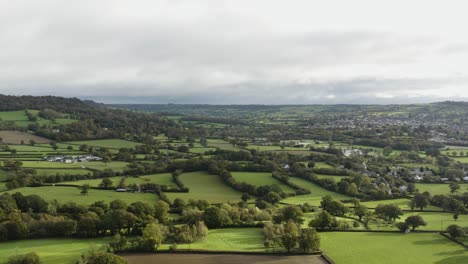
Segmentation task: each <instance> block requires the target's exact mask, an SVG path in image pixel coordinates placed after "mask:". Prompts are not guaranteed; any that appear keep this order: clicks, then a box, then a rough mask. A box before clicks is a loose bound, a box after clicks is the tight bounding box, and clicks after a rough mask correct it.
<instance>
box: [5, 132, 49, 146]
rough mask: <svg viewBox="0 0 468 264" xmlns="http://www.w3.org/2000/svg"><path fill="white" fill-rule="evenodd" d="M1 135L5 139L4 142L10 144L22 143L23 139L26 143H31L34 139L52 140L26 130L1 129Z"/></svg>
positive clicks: (39, 141)
mask: <svg viewBox="0 0 468 264" xmlns="http://www.w3.org/2000/svg"><path fill="white" fill-rule="evenodd" d="M0 137H1V138H2V139H3V142H4V143H8V144H21V141H23V142H24V143H29V141H30V140H34V141H35V142H36V143H49V142H50V140H49V139H47V138H43V137H39V136H36V135H33V134H30V133H26V132H20V131H12V130H2V131H0Z"/></svg>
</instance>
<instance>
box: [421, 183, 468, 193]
mask: <svg viewBox="0 0 468 264" xmlns="http://www.w3.org/2000/svg"><path fill="white" fill-rule="evenodd" d="M416 188H417V189H418V190H419V192H421V193H422V192H426V191H427V192H429V193H430V194H431V195H436V194H450V188H449V184H448V183H416ZM458 192H459V193H464V192H468V183H463V184H460V190H458Z"/></svg>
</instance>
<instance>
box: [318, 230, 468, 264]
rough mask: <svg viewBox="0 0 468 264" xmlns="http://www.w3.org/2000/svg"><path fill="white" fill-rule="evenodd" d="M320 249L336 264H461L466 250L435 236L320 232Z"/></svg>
mask: <svg viewBox="0 0 468 264" xmlns="http://www.w3.org/2000/svg"><path fill="white" fill-rule="evenodd" d="M320 238H321V249H322V250H323V251H324V252H325V253H326V254H327V255H328V256H330V257H331V259H332V260H334V261H335V262H336V263H337V264H362V263H379V264H395V263H405V264H422V263H424V264H431V263H433V264H462V263H468V251H467V250H466V249H464V248H463V247H462V246H460V245H458V244H456V243H454V242H452V241H450V240H449V239H447V238H445V237H443V236H441V235H439V234H437V233H410V234H400V233H366V232H359V233H352V232H325V233H323V232H322V233H320Z"/></svg>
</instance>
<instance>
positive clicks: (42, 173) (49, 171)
mask: <svg viewBox="0 0 468 264" xmlns="http://www.w3.org/2000/svg"><path fill="white" fill-rule="evenodd" d="M36 173H37V175H40V176H50V175H52V176H55V175H57V174H60V175H67V174H68V175H87V174H93V172H92V171H89V170H85V169H36Z"/></svg>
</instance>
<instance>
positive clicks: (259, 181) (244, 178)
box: [231, 172, 294, 193]
mask: <svg viewBox="0 0 468 264" xmlns="http://www.w3.org/2000/svg"><path fill="white" fill-rule="evenodd" d="M231 175H232V177H234V178H235V179H236V181H238V182H246V183H250V184H253V185H255V186H261V185H273V184H276V185H278V186H280V188H281V190H283V191H284V192H287V193H294V189H293V188H291V187H289V186H287V185H286V184H284V183H282V182H280V181H278V180H277V179H275V178H273V176H272V175H271V173H269V172H231Z"/></svg>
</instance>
